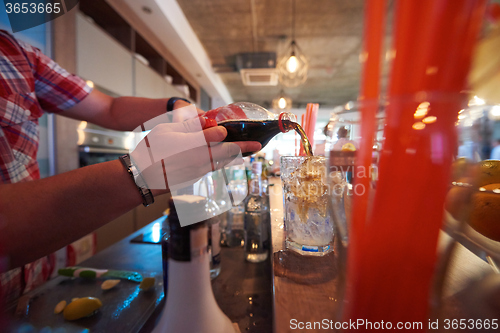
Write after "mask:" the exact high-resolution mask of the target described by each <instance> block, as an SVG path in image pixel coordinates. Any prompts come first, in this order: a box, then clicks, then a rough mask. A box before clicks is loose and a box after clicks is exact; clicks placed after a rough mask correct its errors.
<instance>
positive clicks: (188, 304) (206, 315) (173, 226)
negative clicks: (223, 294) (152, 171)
mask: <svg viewBox="0 0 500 333" xmlns="http://www.w3.org/2000/svg"><path fill="white" fill-rule="evenodd" d="M174 200H175V206H174ZM169 204H170V215H169V217H168V223H169V227H170V239H169V243H168V256H169V259H168V292H167V299H166V304H165V307H164V308H163V313H162V315H161V317H160V320H159V322H158V324H157V325H156V327H155V329H154V331H153V332H154V333H160V332H161V333H179V332H206V333H234V328H233V326H232V324H231V320H230V319H229V318H228V317H227V316H226V315H225V314H224V313H223V312H222V310H221V309H220V308H219V306H218V305H217V302H216V301H215V298H214V294H213V291H212V286H211V283H210V269H209V264H210V255H209V253H208V237H207V235H208V227H207V223H206V222H207V221H206V220H205V221H202V222H199V223H196V224H191V225H188V226H185V227H181V225H180V223H179V218H178V215H177V210H179V209H182V210H183V211H184V210H190V209H191V211H190V214H192V215H197V214H198V215H199V216H204V214H205V208H204V204H206V199H205V198H203V197H200V196H193V195H183V196H176V197H174V198H173V199H171V200H170V203H169Z"/></svg>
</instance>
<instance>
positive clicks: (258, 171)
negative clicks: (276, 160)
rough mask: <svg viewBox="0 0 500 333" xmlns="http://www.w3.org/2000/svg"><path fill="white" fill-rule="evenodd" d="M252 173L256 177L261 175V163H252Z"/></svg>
mask: <svg viewBox="0 0 500 333" xmlns="http://www.w3.org/2000/svg"><path fill="white" fill-rule="evenodd" d="M252 173H256V174H258V175H260V174H262V162H253V163H252Z"/></svg>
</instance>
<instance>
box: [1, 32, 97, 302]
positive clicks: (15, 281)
mask: <svg viewBox="0 0 500 333" xmlns="http://www.w3.org/2000/svg"><path fill="white" fill-rule="evenodd" d="M90 91H91V88H90V87H89V86H87V84H86V83H85V81H84V80H82V79H81V78H79V77H77V76H74V75H71V74H69V73H68V72H67V71H65V70H64V69H62V68H61V67H60V66H59V65H58V64H56V63H55V62H54V61H53V60H52V59H50V58H49V57H47V56H45V55H44V54H42V52H41V51H40V50H39V49H37V48H35V47H32V46H30V45H28V44H25V43H23V42H21V41H18V40H16V39H15V38H14V37H12V36H11V35H9V34H8V33H7V32H6V31H3V30H0V184H1V183H3V184H7V183H16V182H23V181H30V180H35V179H38V178H40V171H39V168H38V163H37V161H36V154H37V151H38V118H40V117H41V116H42V115H43V112H44V111H46V112H54V113H59V112H62V111H64V110H66V109H68V108H71V107H72V106H74V105H76V104H78V103H79V102H80V101H81V100H82V99H84V98H85V97H86V96H87V95H88V94H89V93H90ZM0 219H1V216H0ZM0 222H1V221H0ZM0 225H1V223H0ZM0 232H1V231H0ZM0 259H1V253H0ZM49 262H50V260H49V259H47V258H42V259H40V260H38V261H37V262H35V263H33V264H29V265H27V266H26V267H25V268H24V273H25V274H24V279H23V277H22V276H21V271H22V270H21V269H16V270H12V271H9V272H7V273H4V274H0V294H2V293H3V294H4V296H6V297H7V299H12V298H13V297H16V296H19V295H20V293H21V291H22V289H23V287H24V289H25V291H28V290H29V289H32V288H33V287H34V286H36V285H37V284H39V283H40V282H42V281H43V280H46V279H47V278H48V274H50V272H47V269H46V267H50V265H48V264H47V263H49ZM0 270H1V267H0ZM23 285H24V286H23Z"/></svg>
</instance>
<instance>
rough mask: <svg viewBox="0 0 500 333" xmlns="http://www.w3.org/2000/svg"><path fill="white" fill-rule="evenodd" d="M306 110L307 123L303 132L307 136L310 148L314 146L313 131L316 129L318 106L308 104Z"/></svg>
mask: <svg viewBox="0 0 500 333" xmlns="http://www.w3.org/2000/svg"><path fill="white" fill-rule="evenodd" d="M307 108H308V110H309V121H308V123H307V124H306V126H307V130H305V132H306V134H307V138H308V139H309V142H310V143H311V147H313V146H314V129H315V127H316V119H317V118H318V109H319V104H316V103H308V104H307Z"/></svg>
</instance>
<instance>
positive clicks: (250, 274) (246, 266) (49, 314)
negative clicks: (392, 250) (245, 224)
mask: <svg viewBox="0 0 500 333" xmlns="http://www.w3.org/2000/svg"><path fill="white" fill-rule="evenodd" d="M270 184H271V186H270V187H269V189H270V191H269V192H270V206H271V232H272V249H271V253H270V260H268V261H266V262H264V263H259V264H254V263H249V262H246V261H245V260H244V253H243V248H227V247H223V248H222V251H221V257H222V258H221V259H222V260H221V268H222V269H221V274H220V276H219V277H217V278H216V279H214V280H213V281H212V288H213V291H214V295H215V298H216V300H217V302H218V304H219V306H220V307H221V309H222V311H223V312H224V313H226V315H228V317H229V318H230V319H231V320H232V321H233V323H237V325H238V327H239V329H240V331H241V332H259V333H266V332H275V333H284V332H297V331H300V329H299V330H297V329H298V325H299V323H301V322H302V323H307V322H322V321H323V320H324V319H327V320H328V321H330V320H333V321H335V320H338V319H339V318H337V317H336V316H337V312H338V309H339V307H340V306H341V305H342V300H340V299H337V284H338V271H337V268H336V254H335V253H334V252H333V253H330V254H328V255H326V256H324V257H307V256H301V255H298V254H296V253H295V252H293V251H287V250H286V249H285V243H284V241H285V239H284V236H285V235H284V224H283V196H282V188H281V181H280V179H279V178H271V179H270ZM164 220H165V217H162V218H159V219H157V220H155V221H153V222H152V223H150V224H149V225H148V226H146V227H144V228H142V229H141V230H139V231H137V232H135V233H133V234H132V235H130V236H128V237H127V238H125V239H123V240H121V241H119V242H118V243H116V244H114V245H112V246H110V247H109V248H107V249H105V250H103V251H102V252H99V253H98V254H97V255H95V256H93V257H91V258H89V259H88V260H86V261H84V262H82V263H80V264H79V266H82V267H91V268H98V269H114V270H128V271H138V272H140V273H142V274H143V275H144V276H154V277H155V278H156V281H157V284H156V287H155V289H154V290H153V291H152V292H150V293H149V294H148V293H144V294H141V292H140V291H139V290H138V285H137V284H135V285H133V284H132V285H131V283H130V282H128V281H124V282H123V283H121V284H120V285H119V286H118V287H119V288H115V289H116V290H113V289H112V290H110V291H108V292H105V293H103V292H102V291H101V290H100V288H99V285H97V286H96V284H99V283H101V282H102V281H101V282H95V281H90V282H86V281H83V279H79V278H76V279H73V278H66V277H56V278H54V279H52V280H51V281H49V282H47V283H46V284H45V285H44V286H42V287H41V288H38V289H37V290H34V291H33V292H30V293H29V294H27V295H25V296H23V297H21V299H20V301H19V305H20V306H18V310H19V308H22V309H23V308H24V307H25V308H26V310H29V311H26V313H23V314H22V316H21V317H19V316H18V318H19V319H20V321H21V322H28V323H32V324H33V325H38V327H43V326H39V325H41V324H42V323H44V325H48V326H51V327H54V328H55V327H60V326H63V327H64V328H65V329H66V332H68V333H70V332H81V329H82V328H84V327H86V328H89V329H90V330H91V331H92V332H118V331H120V332H144V333H145V332H151V331H152V330H153V328H154V326H155V323H156V322H157V320H158V316H159V315H160V314H161V311H162V309H163V306H164V297H163V286H162V272H163V270H162V258H161V246H160V245H159V244H149V243H136V242H132V240H134V239H137V238H141V237H140V235H141V234H148V233H150V232H151V230H152V228H153V225H155V223H158V224H160V225H161V224H162V223H164ZM157 226H158V225H157ZM442 236H443V237H442V238H443V239H444V240H445V239H446V238H447V237H448V236H447V235H446V234H445V233H444V232H443V234H442ZM491 271H492V269H491V267H490V266H489V265H488V264H487V263H486V262H485V261H483V260H481V259H480V258H478V257H477V256H476V255H475V254H473V253H471V252H469V251H468V250H467V249H466V248H464V247H463V246H461V245H458V247H457V250H456V251H455V252H454V254H453V260H452V264H451V268H450V273H449V275H448V280H447V282H446V287H445V291H444V293H445V295H446V296H447V297H448V298H450V299H452V298H453V296H454V295H455V294H457V293H459V292H460V291H461V290H462V289H463V288H464V287H465V285H466V283H467V282H468V281H471V280H474V279H478V278H479V277H480V276H481V275H482V274H485V273H488V272H491ZM127 283H128V284H127ZM64 288H66V289H64ZM89 288H97V289H89ZM127 288H129V289H127ZM84 290H94V291H95V293H97V294H98V295H97V296H99V295H102V297H104V299H103V304H104V305H107V307H106V308H105V306H104V305H103V307H102V308H101V310H100V314H97V315H95V316H92V317H89V318H84V319H81V320H79V321H76V322H65V321H64V320H63V319H62V318H61V317H55V315H54V314H53V309H54V306H55V304H57V303H58V301H59V300H61V299H67V300H70V299H71V297H83V296H95V295H93V294H85V295H84V294H82V293H83V292H84ZM99 293H100V294H99ZM120 293H122V294H120ZM120 297H121V298H120ZM115 298H116V300H115ZM105 301H106V302H105ZM113 302H115V303H113ZM24 303H26V304H27V306H25V305H24ZM457 306H458V307H460V306H459V305H456V304H454V303H453V302H451V305H450V306H449V309H447V311H448V312H446V314H452V315H455V317H456V316H458V317H459V316H460V312H457ZM12 310H13V309H12ZM127 311H129V312H127ZM18 315H19V314H18ZM54 318H58V319H54ZM123 327H127V330H122V328H123ZM104 328H105V329H104ZM79 329H80V330H79ZM325 331H328V330H324V329H318V330H314V329H312V330H307V332H325Z"/></svg>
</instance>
